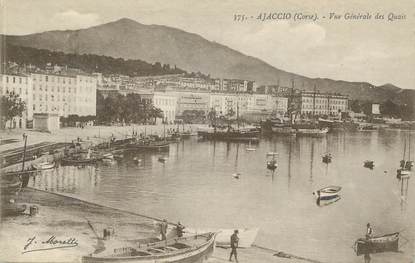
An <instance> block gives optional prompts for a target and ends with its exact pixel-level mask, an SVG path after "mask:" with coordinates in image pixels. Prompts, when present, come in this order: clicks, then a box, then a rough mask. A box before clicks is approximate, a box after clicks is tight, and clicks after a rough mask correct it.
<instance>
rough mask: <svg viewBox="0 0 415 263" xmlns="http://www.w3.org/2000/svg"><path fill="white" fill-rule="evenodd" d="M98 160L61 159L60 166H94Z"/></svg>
mask: <svg viewBox="0 0 415 263" xmlns="http://www.w3.org/2000/svg"><path fill="white" fill-rule="evenodd" d="M97 161H98V159H85V160H75V159H62V160H61V165H94V164H95V163H96V162H97Z"/></svg>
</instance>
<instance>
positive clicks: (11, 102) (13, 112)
mask: <svg viewBox="0 0 415 263" xmlns="http://www.w3.org/2000/svg"><path fill="white" fill-rule="evenodd" d="M0 105H1V112H2V115H3V118H4V119H5V120H6V122H7V121H10V128H12V120H13V118H14V117H16V116H19V117H22V115H23V112H24V111H25V109H26V103H25V102H24V101H22V99H21V98H20V97H19V95H17V94H16V93H14V92H13V91H12V92H7V94H6V96H2V97H1V103H0Z"/></svg>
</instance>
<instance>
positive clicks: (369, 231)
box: [366, 223, 373, 239]
mask: <svg viewBox="0 0 415 263" xmlns="http://www.w3.org/2000/svg"><path fill="white" fill-rule="evenodd" d="M372 234H373V229H372V227H371V226H370V224H369V223H367V225H366V239H369V238H371V237H372Z"/></svg>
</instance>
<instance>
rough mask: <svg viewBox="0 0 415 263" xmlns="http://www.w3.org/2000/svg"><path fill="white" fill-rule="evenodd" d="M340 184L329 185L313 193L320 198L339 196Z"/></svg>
mask: <svg viewBox="0 0 415 263" xmlns="http://www.w3.org/2000/svg"><path fill="white" fill-rule="evenodd" d="M340 190H341V187H340V186H329V187H325V188H322V189H320V190H317V191H315V192H314V193H313V194H314V195H315V196H316V197H317V198H319V199H320V200H329V199H334V198H336V197H338V195H339V192H340Z"/></svg>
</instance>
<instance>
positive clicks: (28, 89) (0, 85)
mask: <svg viewBox="0 0 415 263" xmlns="http://www.w3.org/2000/svg"><path fill="white" fill-rule="evenodd" d="M10 92H14V93H15V94H17V95H18V96H19V97H20V99H21V100H22V101H24V103H25V105H26V109H25V111H24V112H23V114H22V117H19V116H17V117H15V118H13V120H11V123H10V122H7V123H4V124H2V126H6V127H11V128H26V124H27V121H28V120H32V119H33V106H32V105H33V101H32V97H33V95H32V79H31V78H30V77H28V76H26V75H22V74H18V75H12V74H0V96H7V94H8V93H10Z"/></svg>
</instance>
